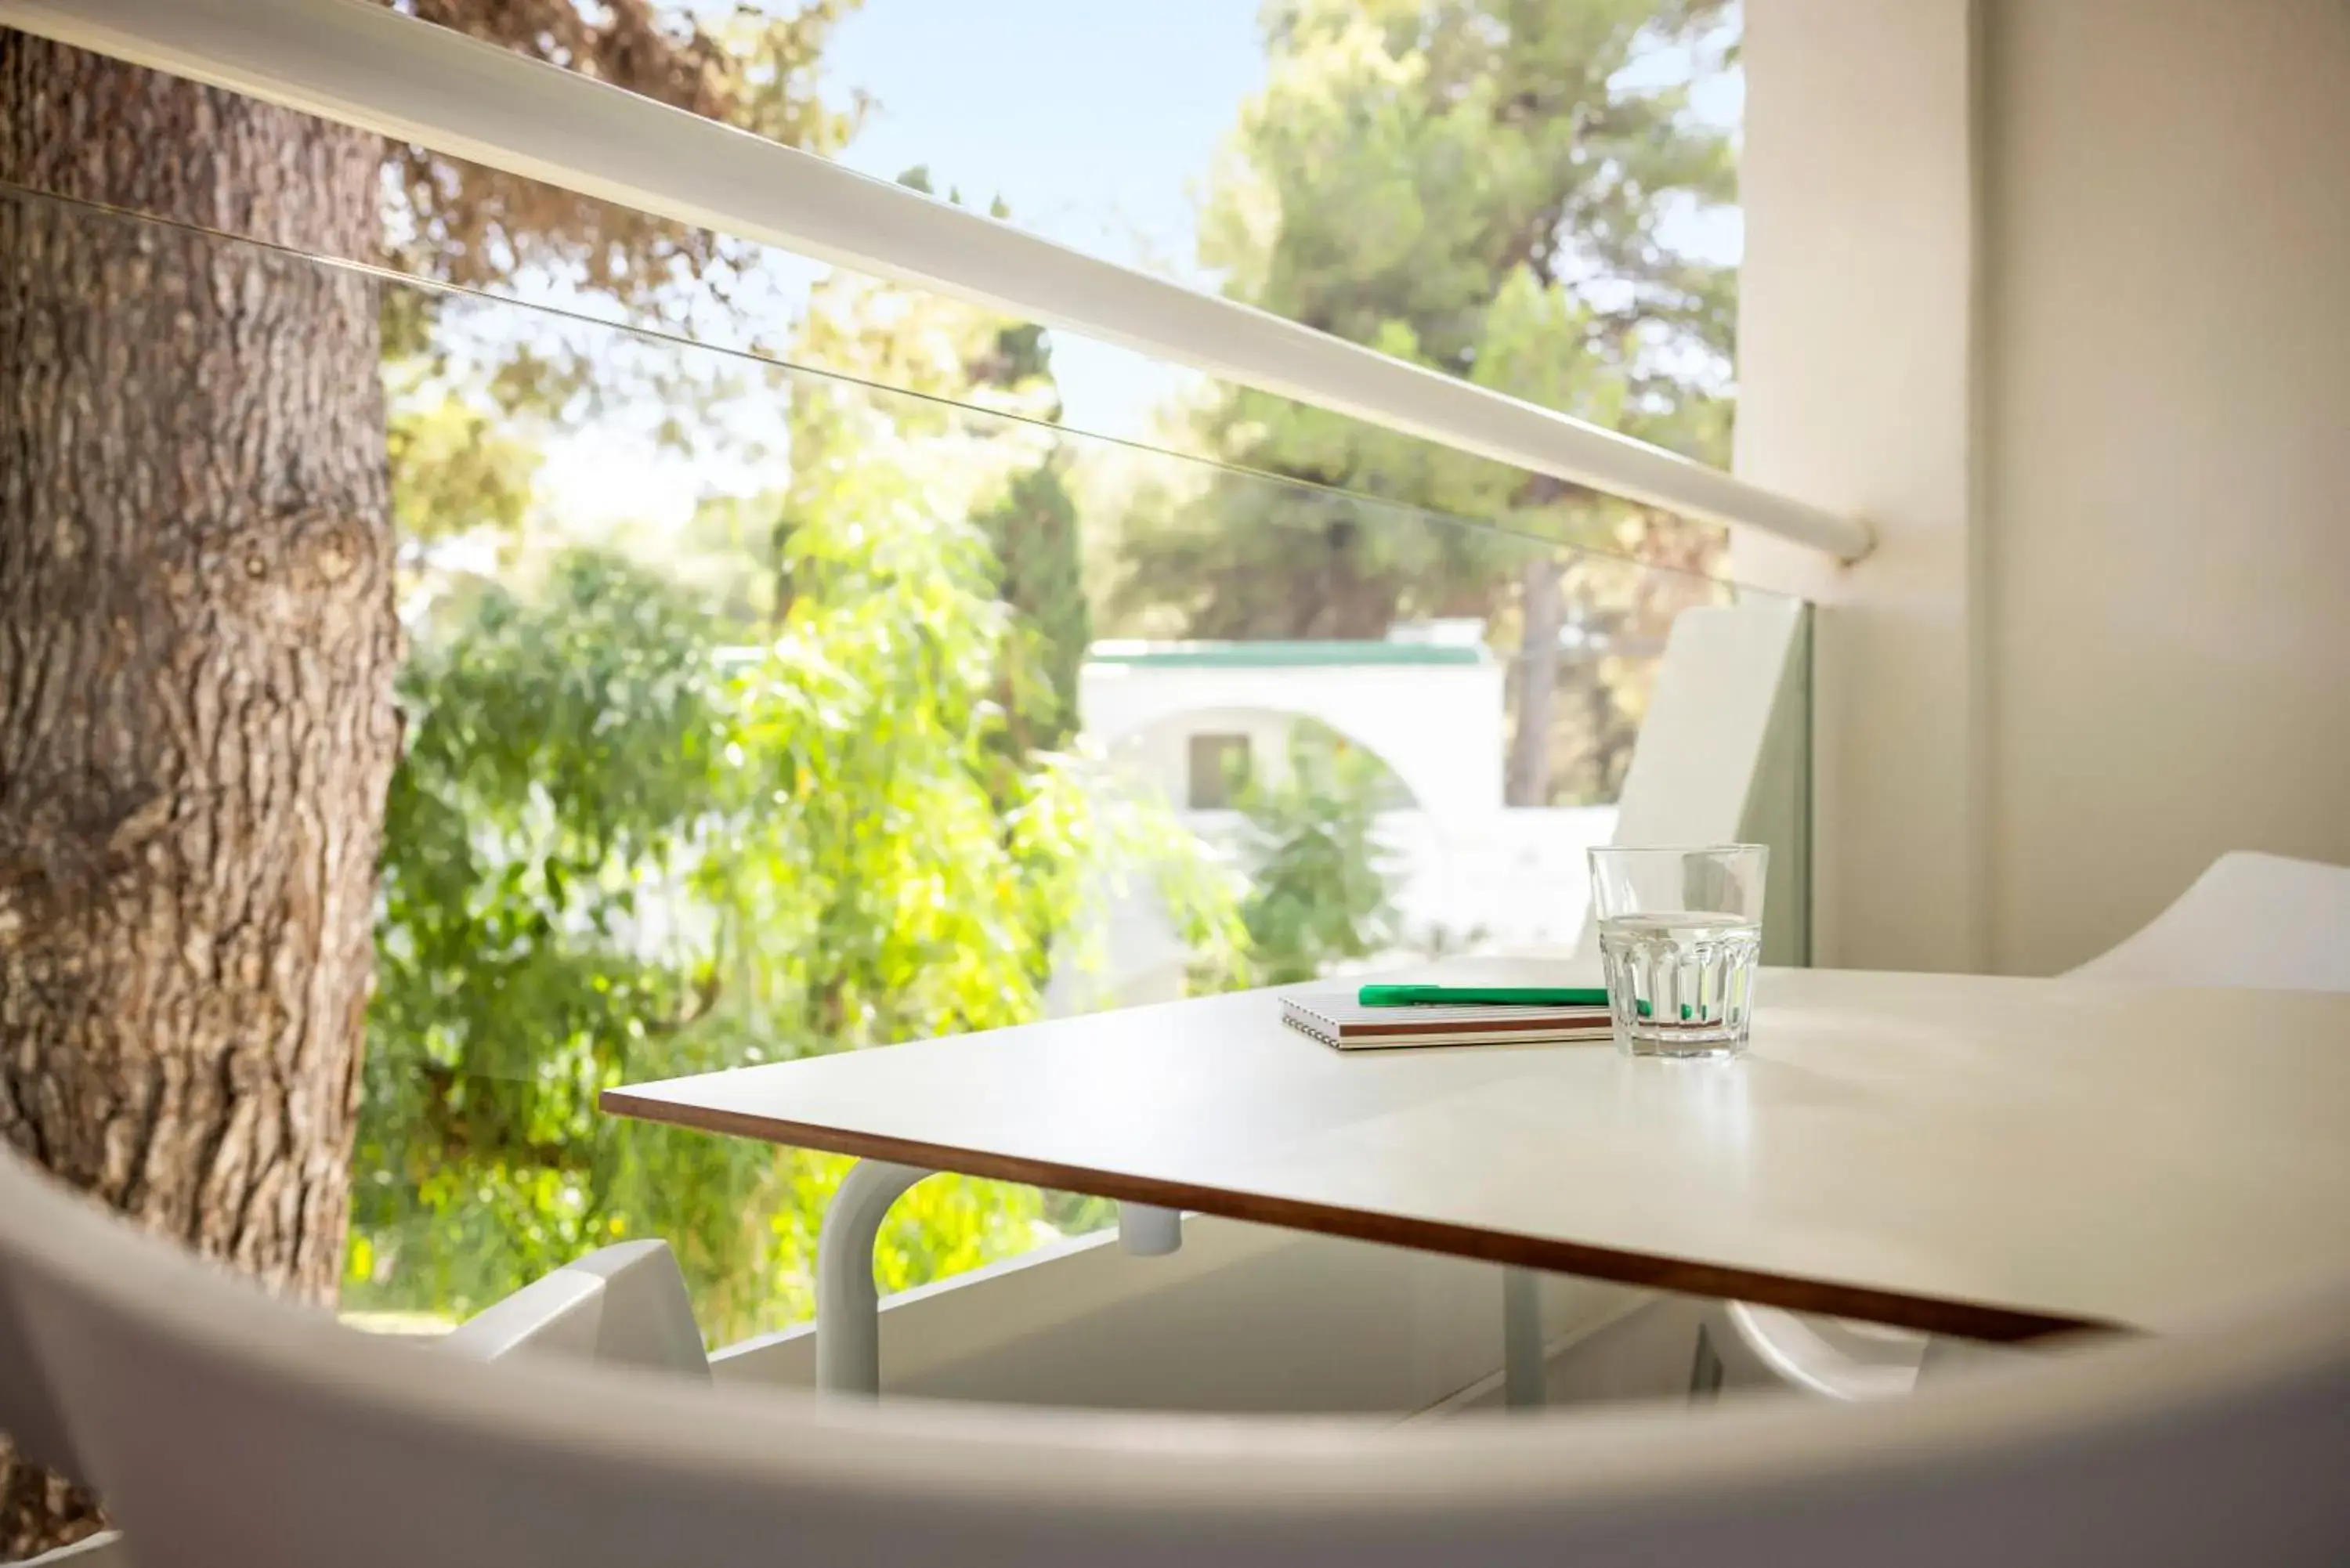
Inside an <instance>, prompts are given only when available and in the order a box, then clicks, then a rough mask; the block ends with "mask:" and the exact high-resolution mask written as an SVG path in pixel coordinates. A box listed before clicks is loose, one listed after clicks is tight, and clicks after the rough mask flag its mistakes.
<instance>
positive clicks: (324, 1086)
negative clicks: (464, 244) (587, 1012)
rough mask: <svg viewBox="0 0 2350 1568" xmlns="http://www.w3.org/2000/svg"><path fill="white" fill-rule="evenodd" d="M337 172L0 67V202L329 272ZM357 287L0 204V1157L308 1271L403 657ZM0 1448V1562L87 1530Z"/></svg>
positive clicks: (365, 980) (316, 1242)
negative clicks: (7, 1155)
mask: <svg viewBox="0 0 2350 1568" xmlns="http://www.w3.org/2000/svg"><path fill="white" fill-rule="evenodd" d="M382 161H383V158H382V148H381V145H380V142H378V141H377V140H375V139H373V138H370V137H366V136H362V135H359V134H357V133H355V132H351V131H348V130H342V129H340V128H336V127H329V126H327V125H324V124H322V123H320V122H317V121H315V120H312V119H307V118H305V117H303V116H300V115H296V114H292V113H288V112H286V111H284V110H279V109H269V108H265V107H262V106H260V105H257V104H254V103H251V102H249V101H246V100H243V99H237V98H235V97H234V96H232V95H229V94H226V93H222V92H217V91H213V90H212V89H209V88H198V87H194V86H192V85H190V84H187V83H183V82H180V81H176V80H173V79H172V78H165V77H160V76H156V75H152V74H151V73H148V72H145V71H141V70H139V69H136V68H134V67H129V66H124V65H120V64H118V63H115V62H112V61H109V60H104V59H100V58H99V57H93V56H89V55H85V54H81V53H79V52H78V51H74V50H69V49H64V48H60V47H56V46H53V45H49V44H47V43H44V42H40V41H36V40H34V39H30V38H27V37H25V36H22V35H18V34H13V33H8V32H5V31H0V181H5V182H8V184H9V185H13V186H17V187H29V188H31V189H33V190H36V191H46V192H55V193H57V194H58V195H63V196H67V197H78V198H83V199H87V200H91V201H99V202H110V203H114V204H116V205H119V206H122V207H126V208H130V209H134V210H137V211H140V212H144V213H154V214H156V215H157V216H160V217H163V218H169V219H175V220H179V221H182V222H185V223H199V224H203V225H206V226H209V227H213V228H217V229H222V230H225V231H228V232H231V233H234V234H250V235H254V236H256V237H259V238H263V239H266V240H271V241H276V242H277V243H280V244H286V245H290V246H293V247H296V248H298V249H304V250H315V251H320V252H324V253H326V254H339V255H367V254H373V250H374V247H375V245H376V244H377V234H378V221H379V219H378V204H377V201H378V198H377V189H378V187H377V182H378V179H379V177H380V169H381V167H382ZM376 309H377V300H376V295H375V290H374V288H373V287H372V286H371V285H369V283H368V282H367V281H366V280H364V279H361V278H359V277H355V276H352V275H348V274H343V273H338V272H335V271H333V270H330V269H328V268H324V267H320V266H317V265H310V264H306V263H302V262H299V261H296V260H293V259H290V258H286V257H281V256H278V255H276V254H271V253H269V252H265V251H262V250H259V249H257V248H255V247H253V246H249V245H239V244H234V243H231V242H226V241H221V240H215V239H211V238H206V237H204V236H202V235H196V234H189V233H186V232H185V231H182V230H176V229H172V228H167V227H163V226H161V225H159V224H152V223H138V222H134V221H131V220H129V219H125V218H121V217H117V216H112V215H109V214H104V213H94V212H91V211H90V210H88V209H87V208H78V207H74V206H70V205H68V204H65V203H61V202H49V201H44V200H40V199H37V198H32V197H27V196H25V195H23V194H21V193H19V192H15V191H10V190H7V189H5V188H0V1138H5V1139H6V1140H7V1141H8V1142H9V1143H11V1144H13V1145H14V1146H16V1147H17V1148H18V1149H20V1150H22V1151H24V1152H25V1153H27V1154H29V1155H31V1156H32V1157H33V1158H36V1159H37V1160H39V1161H40V1162H41V1163H42V1164H44V1165H46V1166H47V1167H48V1168H50V1169H51V1170H53V1171H55V1172H57V1174H58V1175H60V1176H62V1177H63V1178H65V1179H67V1180H68V1181H70V1182H72V1183H74V1184H75V1185H77V1186H78V1187H81V1188H84V1189H88V1190H90V1191H92V1192H95V1193H97V1194H98V1195H99V1196H100V1197H102V1198H103V1199H106V1200H107V1201H108V1202H109V1203H111V1204H113V1205H115V1206H116V1207H117V1208H119V1209H121V1210H124V1211H126V1212H128V1213H130V1214H131V1215H133V1216H135V1217H137V1218H138V1219H139V1220H140V1221H142V1222H143V1223H145V1224H146V1225H148V1226H150V1227H151V1228H152V1229H153V1230H155V1231H160V1232H162V1233H164V1234H167V1235H169V1236H172V1237H173V1238H175V1239H177V1240H179V1241H183V1242H185V1243H186V1244H188V1245H189V1246H191V1247H192V1248H194V1249H195V1250H196V1251H200V1252H203V1253H204V1254H207V1255H210V1256H213V1257H215V1258H220V1259H223V1260H225V1261H228V1262H231V1263H233V1264H234V1266H236V1267H238V1268H240V1269H243V1270H244V1271H246V1272H250V1273H253V1274H255V1275H257V1276H258V1277H260V1278H261V1279H262V1280H263V1281H265V1282H266V1283H268V1284H269V1285H270V1286H271V1287H272V1288H274V1289H276V1290H278V1291H281V1292H284V1293H287V1294H290V1295H293V1296H296V1297H298V1298H301V1299H305V1300H309V1301H325V1300H329V1299H331V1297H332V1295H333V1293H334V1290H335V1285H336V1282H337V1277H338V1272H339V1268H340V1260H341V1252H342V1242H343V1231H344V1224H345V1219H346V1212H347V1209H348V1176H347V1168H348V1158H349V1153H350V1145H351V1138H352V1133H353V1127H354V1122H355V1118H356V1115H357V1110H358V1096H359V1047H360V1041H361V1023H362V1016H363V1012H364V1009H365V1007H366V1002H367V993H368V987H369V969H370V961H371V955H370V946H369V931H370V923H371V914H372V900H373V888H374V877H375V864H376V857H377V849H378V843H379V839H380V834H381V827H382V818H383V797H384V787H385V783H386V780H387V779H388V778H389V776H390V771H391V766H392V763H393V760H394V756H395V753H396V751H397V748H398V718H397V713H396V710H395V709H394V707H393V704H392V693H391V680H392V675H393V671H394V670H395V668H396V666H397V663H398V660H399V657H400V649H399V636H400V634H399V627H398V622H397V620H396V619H395V618H394V614H393V606H392V540H391V535H390V524H389V520H388V508H387V504H386V494H385V483H386V482H385V470H384V450H383V410H382V394H381V389H380V379H379V370H378V344H377V324H376V323H377V318H376ZM93 1527H94V1525H93V1523H92V1511H91V1509H90V1506H89V1501H88V1497H87V1496H86V1495H83V1494H80V1493H78V1492H77V1491H74V1490H71V1489H68V1488H67V1487H65V1486H64V1485H63V1484H62V1483H61V1482H59V1481H58V1480H56V1478H50V1477H45V1476H43V1475H41V1474H40V1473H38V1472H36V1471H33V1470H31V1469H29V1468H28V1467H25V1466H21V1465H16V1464H14V1463H12V1462H11V1459H10V1458H9V1454H8V1450H7V1449H6V1448H5V1443H0V1557H6V1556H8V1555H10V1554H11V1553H12V1552H13V1553H16V1554H23V1553H25V1552H27V1551H36V1550H39V1549H41V1548H42V1547H44V1546H45V1545H47V1544H53V1543H55V1542H58V1541H62V1540H71V1539H74V1538H75V1537H77V1536H78V1535H79V1534H82V1533H86V1532H87V1531H88V1529H90V1528H93Z"/></svg>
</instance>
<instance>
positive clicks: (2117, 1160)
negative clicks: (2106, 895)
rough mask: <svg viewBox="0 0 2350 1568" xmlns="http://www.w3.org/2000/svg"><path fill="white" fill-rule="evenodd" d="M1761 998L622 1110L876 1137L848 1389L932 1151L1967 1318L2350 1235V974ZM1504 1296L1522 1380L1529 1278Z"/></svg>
mask: <svg viewBox="0 0 2350 1568" xmlns="http://www.w3.org/2000/svg"><path fill="white" fill-rule="evenodd" d="M1429 973H1430V976H1431V977H1435V978H1446V979H1451V980H1453V981H1456V982H1467V981H1487V982H1500V981H1509V980H1525V979H1527V978H1528V973H1527V971H1525V970H1524V968H1523V966H1513V965H1510V964H1507V963H1503V962H1497V961H1483V962H1477V961H1470V962H1464V963H1460V964H1454V965H1450V966H1444V967H1442V968H1440V969H1438V970H1435V971H1429ZM1299 989H1312V988H1299ZM1759 995H1760V1005H1759V1009H1758V1012H1757V1018H1756V1023H1755V1027H1754V1044H1753V1047H1752V1051H1751V1052H1750V1053H1749V1054H1747V1055H1746V1056H1745V1057H1743V1058H1742V1059H1740V1060H1737V1061H1734V1062H1726V1063H1670V1062H1655V1061H1634V1060H1630V1059H1627V1058H1625V1057H1623V1056H1621V1055H1619V1054H1617V1052H1616V1051H1615V1050H1614V1049H1613V1048H1611V1047H1609V1046H1607V1045H1587V1044H1586V1045H1557V1046H1511V1047H1490V1046H1488V1047H1473V1048H1465V1047H1453V1048H1450V1049H1439V1050H1424V1051H1412V1052H1389V1053H1359V1052H1358V1053H1347V1054H1342V1053H1339V1052H1336V1051H1333V1050H1331V1049H1329V1048H1328V1047H1327V1046H1325V1045H1321V1044H1316V1043H1315V1042H1314V1041H1311V1040H1308V1039H1306V1038H1305V1036H1303V1035H1300V1034H1297V1033H1293V1032H1292V1031H1290V1030H1288V1029H1286V1028H1285V1027H1284V1026H1283V1025H1282V1024H1281V1023H1280V1022H1279V1017H1278V1012H1279V1010H1278V1007H1277V1005H1276V1004H1275V1002H1274V1001H1273V1000H1272V998H1271V996H1270V994H1269V993H1265V992H1254V993H1243V994H1239V995H1232V996H1221V997H1212V998H1205V999H1201V1000H1199V1001H1194V1002H1176V1003H1171V1004H1168V1005H1164V1006H1159V1007H1149V1008H1139V1009H1132V1010H1128V1011H1124V1012H1106V1013H1096V1014H1090V1015H1087V1016H1084V1017H1078V1018H1072V1019H1065V1020H1058V1021H1055V1022H1052V1023H1038V1024H1032V1025H1028V1026H1026V1027H1023V1028H1018V1029H1006V1030H1000V1031H996V1032H993V1033H986V1034H973V1035H964V1036H960V1037H955V1038H950V1039H943V1040H931V1041H922V1042H919V1043H916V1044H905V1045H899V1046H894V1047H891V1048H889V1049H886V1050H872V1051H864V1052H857V1053H850V1054H841V1055H833V1056H822V1057H813V1058H809V1059H806V1060H804V1061H795V1062H786V1063H777V1064H769V1065H764V1066H757V1067H746V1068H742V1069H739V1070H736V1071H733V1072H725V1073H713V1074H707V1075H700V1076H696V1077H691V1078H680V1079H673V1080H671V1081H669V1082H666V1083H658V1084H646V1085H633V1086H629V1087H625V1088H619V1089H614V1090H611V1091H608V1093H606V1095H605V1096H604V1098H603V1104H604V1107H605V1108H606V1109H607V1110H608V1111H612V1112H614V1113H617V1114H619V1115H622V1116H636V1117H641V1118H645V1119H648V1120H654V1121H662V1122H670V1123H675V1124H679V1125H682V1126H686V1127H701V1128H705V1129H708V1130H710V1131H712V1132H717V1133H724V1134H732V1135H736V1136H741V1137H755V1138H762V1139H765V1140H768V1141H771V1142H775V1143H784V1144H793V1145H798V1146H802V1147H808V1148H816V1149H827V1150H831V1151H833V1152H836V1153H842V1154H849V1155H855V1156H858V1157H859V1158H862V1159H863V1160H865V1161H866V1162H867V1163H866V1164H864V1165H862V1166H860V1167H858V1168H856V1169H855V1170H853V1171H852V1173H851V1176H850V1179H849V1180H848V1181H847V1182H846V1183H844V1186H843V1189H842V1194H841V1196H840V1197H839V1198H837V1199H836V1200H835V1207H834V1209H833V1210H832V1211H831V1212H830V1213H829V1214H828V1215H827V1220H826V1224H825V1234H824V1237H823V1239H822V1241H821V1243H820V1247H819V1253H820V1255H819V1288H818V1299H819V1316H818V1326H817V1334H818V1359H819V1364H820V1366H827V1365H828V1366H829V1368H830V1371H829V1373H828V1374H827V1377H826V1378H825V1379H824V1380H825V1381H827V1382H829V1383H830V1384H832V1385H833V1386H863V1387H868V1388H869V1386H870V1379H871V1378H872V1377H873V1376H876V1374H875V1373H874V1371H873V1368H875V1367H877V1366H878V1353H877V1351H876V1349H875V1346H876V1345H878V1327H877V1326H876V1324H875V1323H874V1321H873V1314H874V1313H875V1311H876V1310H877V1305H876V1303H875V1298H874V1293H873V1282H872V1270H871V1257H872V1253H871V1249H872V1242H873V1235H874V1232H875V1231H876V1230H877V1229H878V1227H879V1223H880V1220H881V1216H882V1214H883V1212H884V1211H886V1210H887V1208H888V1205H889V1202H890V1201H891V1200H892V1199H895V1198H896V1196H897V1195H898V1194H899V1192H902V1191H903V1190H904V1189H905V1188H906V1187H907V1186H910V1185H911V1183H912V1182H913V1181H915V1180H917V1179H920V1177H921V1176H923V1175H925V1174H928V1173H930V1172H931V1171H939V1170H951V1171H960V1172H962V1173H965V1174H967V1175H972V1176H982V1177H993V1178H1000V1179H1007V1180H1013V1181H1025V1182H1034V1183H1036V1184H1038V1185H1041V1186H1046V1187H1054V1188H1059V1189H1066V1190H1070V1191H1076V1192H1083V1193H1089V1194H1093V1195H1096V1196H1099V1197H1104V1198H1112V1199H1121V1200H1123V1201H1126V1202H1128V1203H1139V1204H1152V1205H1161V1206H1165V1207H1168V1208H1180V1209H1189V1210H1201V1211H1204V1212H1207V1213H1211V1214H1219V1215H1224V1216H1228V1217H1230V1218H1232V1219H1237V1220H1253V1221H1258V1222H1261V1223H1265V1224H1271V1225H1279V1226H1285V1227H1289V1228H1292V1229H1295V1230H1300V1231H1322V1232H1326V1233H1328V1234H1332V1235H1338V1236H1350V1237H1357V1238H1360V1239H1363V1240H1366V1241H1382V1242H1388V1243H1392V1244H1396V1245H1400V1246H1407V1247H1416V1248H1422V1249H1425V1250H1428V1251H1438V1252H1450V1253H1455V1254H1458V1255H1461V1256H1465V1257H1472V1258H1482V1259H1489V1260H1492V1261H1493V1262H1500V1263H1505V1264H1511V1265H1515V1266H1516V1267H1518V1268H1520V1269H1536V1270H1553V1271H1559V1272H1569V1273H1576V1274H1585V1275H1591V1276H1596V1277H1598V1278H1602V1279H1608V1280H1616V1281H1622V1282H1628V1283H1633V1284H1639V1285H1649V1286H1655V1287H1659V1288H1663V1289H1668V1290H1674V1291H1680V1292H1686V1293H1695V1294H1700V1295H1710V1296H1721V1297H1734V1298H1741V1299H1744V1300H1748V1301H1754V1302H1760V1303H1766V1304H1771V1305H1777V1306H1784V1307H1790V1308H1794V1309H1797V1310H1802V1311H1812V1312H1825V1313H1833V1314H1837V1315H1840V1316H1845V1317H1852V1318H1860V1319H1866V1320H1870V1321H1874V1322H1878V1323H1886V1324H1898V1325H1901V1326H1905V1327H1909V1328H1915V1329H1922V1330H1928V1331H1931V1332H1934V1333H1940V1334H1959V1335H1965V1336H1969V1337H1974V1338H1982V1339H2002V1340H2016V1339H2028V1338H2032V1337H2035V1336H2040V1335H2044V1334H2055V1333H2062V1332H2065V1331H2069V1330H2077V1329H2083V1328H2131V1329H2139V1330H2150V1331H2160V1330H2163V1329H2165V1328H2168V1327H2171V1326H2174V1325H2177V1324H2182V1323H2185V1322H2187V1321H2189V1320H2191V1319H2194V1318H2195V1317H2197V1316H2199V1315H2200V1314H2205V1313H2207V1312H2210V1311H2212V1310H2215V1309H2220V1308H2223V1307H2225V1306H2226V1305H2227V1304H2228V1303H2230V1302H2232V1301H2234V1300H2236V1299H2239V1298H2241V1297H2246V1296H2251V1295H2255V1294H2258V1293H2263V1292H2267V1291H2271V1290H2278V1289H2284V1288H2290V1287H2292V1286H2293V1285H2295V1284H2296V1283H2300V1282H2305V1281H2309V1280H2312V1279H2314V1278H2316V1277H2318V1276H2321V1275H2324V1274H2328V1273H2331V1272H2335V1271H2338V1270H2340V1269H2342V1268H2343V1267H2344V1266H2345V1263H2350V1223H2345V1216H2350V997H2345V996H2333V995H2322V994H2317V993H2311V992H2229V991H2189V990H2169V989H2161V988H2148V987H2137V986H2122V985H2114V984H2101V983H2095V982H2089V981H2043V980H2012V979H1991V978H1981V977H1967V976H1945V975H1906V974H1878V973H1867V972H1858V971H1802V970H1788V971H1766V972H1765V973H1764V975H1763V978H1762V981H1761V988H1760V992H1759ZM1505 1297H1506V1299H1507V1300H1509V1301H1510V1302H1512V1303H1514V1304H1513V1309H1512V1310H1513V1314H1514V1315H1513V1322H1514V1326H1515V1329H1516V1332H1515V1333H1514V1334H1513V1336H1512V1343H1513V1345H1516V1346H1517V1347H1518V1349H1519V1352H1520V1353H1519V1354H1513V1357H1512V1359H1513V1372H1514V1373H1515V1374H1516V1375H1517V1376H1516V1382H1517V1383H1518V1385H1519V1386H1520V1393H1521V1395H1522V1396H1523V1393H1524V1385H1525V1384H1526V1383H1527V1382H1528V1381H1529V1379H1530V1378H1532V1377H1533V1376H1534V1375H1535V1374H1536V1373H1537V1372H1538V1368H1532V1367H1520V1366H1515V1365H1514V1363H1515V1362H1516V1361H1519V1360H1523V1359H1524V1358H1525V1356H1526V1355H1531V1354H1533V1352H1531V1351H1526V1350H1524V1346H1526V1345H1531V1343H1532V1341H1531V1337H1530V1336H1529V1335H1528V1334H1526V1333H1525V1332H1524V1330H1525V1328H1526V1327H1527V1326H1528V1324H1530V1323H1531V1318H1530V1316H1529V1314H1528V1313H1527V1312H1526V1310H1525V1309H1526V1307H1527V1303H1528V1301H1529V1299H1530V1297H1531V1292H1530V1291H1522V1290H1519V1289H1513V1290H1510V1291H1507V1292H1505Z"/></svg>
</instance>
